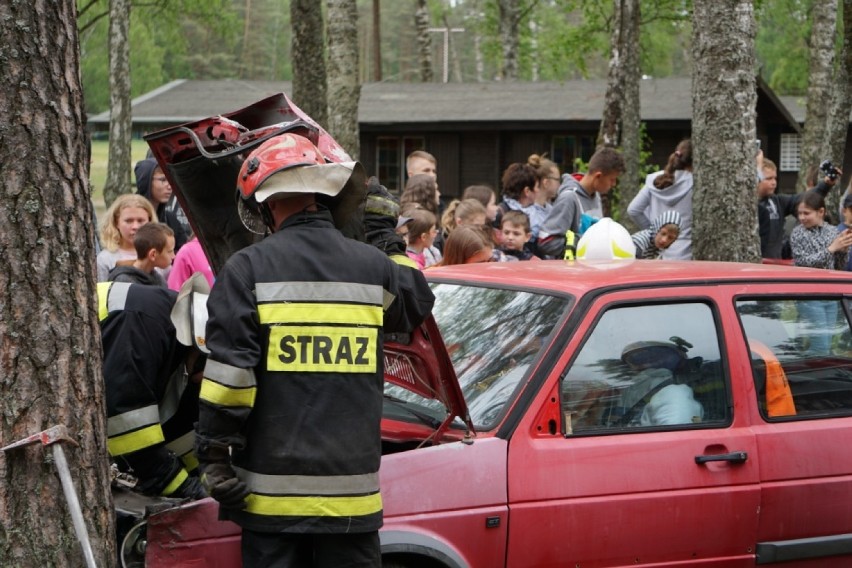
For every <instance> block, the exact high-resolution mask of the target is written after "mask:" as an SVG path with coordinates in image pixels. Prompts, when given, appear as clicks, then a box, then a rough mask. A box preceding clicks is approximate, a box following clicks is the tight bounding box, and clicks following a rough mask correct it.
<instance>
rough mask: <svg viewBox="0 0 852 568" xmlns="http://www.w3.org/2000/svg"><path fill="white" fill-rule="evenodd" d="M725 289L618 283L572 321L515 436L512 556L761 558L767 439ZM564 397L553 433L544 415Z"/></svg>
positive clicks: (621, 561) (600, 561)
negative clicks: (747, 384)
mask: <svg viewBox="0 0 852 568" xmlns="http://www.w3.org/2000/svg"><path fill="white" fill-rule="evenodd" d="M720 300H724V297H723V296H721V295H720V294H719V293H718V292H717V291H716V290H714V289H713V288H710V287H707V288H704V287H692V288H689V287H684V288H681V289H676V292H675V293H673V292H672V289H671V288H669V289H664V288H659V289H655V290H633V291H629V292H627V291H625V292H614V293H610V294H605V295H602V296H600V297H598V298H597V299H596V300H594V301H592V302H590V305H589V306H588V309H587V310H586V311H585V312H579V313H580V314H581V315H575V316H574V317H572V318H569V321H568V322H567V324H566V329H564V330H563V333H564V334H565V336H564V340H565V341H564V343H563V344H562V346H561V347H560V346H558V345H557V348H559V349H562V350H563V352H562V353H561V355H560V358H559V360H558V362H557V364H556V366H555V367H554V371H553V376H551V377H549V378H548V381H547V382H546V383H545V387H544V388H543V389H542V390H541V392H540V396H539V397H538V398H537V399H536V400H535V401H533V404H532V405H531V407H530V411H529V412H528V413H527V415H526V416H525V417H524V419H522V420H521V421H520V422H519V424H518V427H517V429H516V430H515V431H514V432H513V434H512V437H511V440H510V449H509V474H508V476H509V507H510V514H509V515H510V521H509V522H510V529H509V546H508V557H507V558H508V560H507V566H513V567H518V566H583V567H585V566H627V565H629V566H661V565H670V563H678V562H683V563H692V562H701V563H702V566H721V565H725V566H748V565H753V564H754V556H753V554H754V550H753V543H754V542H755V537H756V529H757V523H758V509H759V498H760V493H759V485H758V469H759V468H758V463H757V454H756V442H755V438H754V435H753V434H752V433H751V431H750V429H749V416H748V413H747V412H746V409H745V408H744V407H743V405H742V403H741V399H743V398H745V397H746V394H745V393H744V392H743V391H742V390H741V389H738V388H736V385H732V382H731V376H730V369H729V365H728V355H727V351H726V348H725V325H726V324H725V322H724V321H723V318H722V315H721V314H720V312H719V308H718V302H719V301H720ZM727 301H728V303H730V300H727ZM578 309H582V303H581V305H580V308H578ZM577 313H578V312H577V311H575V314H577ZM729 318H730V316H729ZM730 319H733V321H732V322H728V323H727V325H729V326H735V325H736V319H735V318H730ZM572 330H576V332H574V333H572ZM557 398H558V401H559V402H558V404H559V405H560V410H561V422H562V426H561V432H556V435H553V432H551V431H548V429H547V428H542V427H541V425H540V424H539V423H538V420H539V416H541V415H542V411H541V409H542V408H544V407H546V406H547V405H548V404H552V403H553V401H554V400H556V399H557ZM667 406H668V407H669V408H666V407H667Z"/></svg>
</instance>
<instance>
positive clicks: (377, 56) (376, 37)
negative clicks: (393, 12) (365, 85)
mask: <svg viewBox="0 0 852 568" xmlns="http://www.w3.org/2000/svg"><path fill="white" fill-rule="evenodd" d="M381 9H382V2H381V0H373V81H375V82H377V83H378V82H379V81H381V80H382V28H381V22H382V18H381Z"/></svg>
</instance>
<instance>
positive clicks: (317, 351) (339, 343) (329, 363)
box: [202, 326, 378, 390]
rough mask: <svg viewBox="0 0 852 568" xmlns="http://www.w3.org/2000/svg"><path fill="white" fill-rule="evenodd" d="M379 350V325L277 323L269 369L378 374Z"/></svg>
mask: <svg viewBox="0 0 852 568" xmlns="http://www.w3.org/2000/svg"><path fill="white" fill-rule="evenodd" d="M377 351H378V329H377V328H375V327H324V326H273V327H271V328H270V330H269V348H268V350H267V357H266V368H267V370H269V371H282V372H294V371H307V372H312V373H322V372H330V373H375V372H376V369H377V368H378V367H377V364H376V355H377ZM203 389H204V387H203V385H202V390H203Z"/></svg>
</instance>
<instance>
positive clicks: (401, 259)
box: [388, 254, 417, 270]
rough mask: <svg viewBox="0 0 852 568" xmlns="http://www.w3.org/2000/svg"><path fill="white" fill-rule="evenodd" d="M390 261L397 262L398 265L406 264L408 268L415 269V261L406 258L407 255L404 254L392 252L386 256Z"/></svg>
mask: <svg viewBox="0 0 852 568" xmlns="http://www.w3.org/2000/svg"><path fill="white" fill-rule="evenodd" d="M388 258H390V259H391V260H392V261H394V262H395V263H397V264H398V265H400V266H407V267H408V268H413V269H415V270H417V263H416V262H414V261H413V260H411V259H410V258H408V255H405V254H392V255H390V256H388Z"/></svg>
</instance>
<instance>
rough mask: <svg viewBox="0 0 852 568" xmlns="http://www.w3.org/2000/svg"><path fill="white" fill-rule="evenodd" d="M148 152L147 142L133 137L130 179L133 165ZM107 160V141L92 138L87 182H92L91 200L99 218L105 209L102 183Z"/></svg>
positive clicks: (132, 180)
mask: <svg viewBox="0 0 852 568" xmlns="http://www.w3.org/2000/svg"><path fill="white" fill-rule="evenodd" d="M147 153H148V144H147V143H146V142H145V141H144V140H137V139H133V140H132V141H131V146H130V167H131V171H130V180H131V182H134V181H135V179H136V178H135V177H134V176H133V170H132V168H133V166H135V165H136V162H138V161H139V160H143V159H145V154H147ZM108 161H109V141H107V140H92V163H91V167H90V169H89V183H91V184H92V201H94V203H95V211H97V214H98V218H99V219H100V218H101V217H102V215H103V213H104V211H106V205H105V204H104V185H105V184H106V176H107V162H108Z"/></svg>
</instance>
